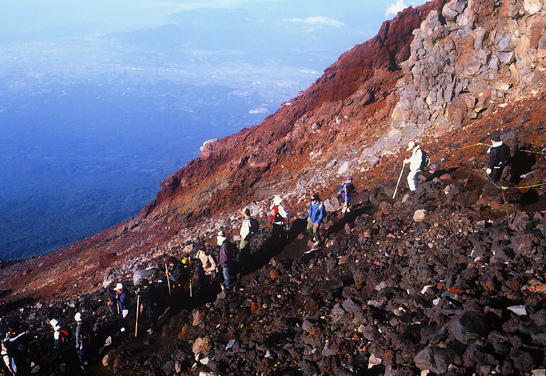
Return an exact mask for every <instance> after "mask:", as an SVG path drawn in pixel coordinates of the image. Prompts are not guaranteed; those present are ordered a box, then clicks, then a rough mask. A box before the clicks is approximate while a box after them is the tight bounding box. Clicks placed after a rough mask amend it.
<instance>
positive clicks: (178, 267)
mask: <svg viewBox="0 0 546 376" xmlns="http://www.w3.org/2000/svg"><path fill="white" fill-rule="evenodd" d="M491 141H492V144H491V147H490V148H489V150H488V151H487V153H488V155H489V162H488V164H487V168H486V173H487V175H488V177H489V179H490V180H491V181H492V182H497V181H499V179H501V176H502V173H503V170H504V168H505V167H506V166H507V165H508V163H509V160H510V148H509V147H508V146H507V145H505V144H504V143H503V142H502V141H501V139H500V132H499V131H495V132H493V133H492V134H491ZM406 151H408V152H411V155H410V156H409V157H408V158H406V159H404V162H403V166H405V165H406V164H409V173H408V176H407V183H408V188H409V190H410V191H415V190H416V189H417V188H418V185H419V173H420V172H421V171H422V170H423V168H424V167H425V166H428V164H429V163H430V160H429V157H428V155H427V154H426V152H425V151H424V150H422V148H421V147H420V146H419V145H417V144H416V143H415V142H413V141H411V142H409V144H408V147H407V150H406ZM402 171H403V170H402ZM399 181H400V180H399ZM355 192H356V188H355V186H354V185H353V178H352V176H347V177H346V179H345V180H344V181H343V182H342V184H341V185H340V187H339V190H338V193H339V195H340V197H341V198H342V201H343V205H342V207H341V211H342V213H343V215H345V214H346V213H351V210H352V202H351V200H352V197H353V195H354V193H355ZM325 217H326V210H325V205H324V203H323V202H322V201H321V199H320V197H319V195H318V194H317V193H314V194H312V195H311V198H310V202H309V207H308V212H307V226H306V230H307V231H308V232H309V234H310V235H311V237H312V242H313V244H314V245H315V246H320V245H321V244H322V243H323V239H322V237H321V224H322V223H323V221H324V220H325ZM267 219H268V220H269V222H270V223H271V226H272V229H271V239H272V240H273V241H280V240H283V239H286V236H287V233H288V230H287V228H288V225H289V219H290V214H289V213H288V212H287V211H286V210H285V208H284V207H283V200H282V198H281V197H280V196H274V197H273V198H272V200H271V206H270V207H269V211H268V212H267ZM259 226H260V224H259V221H258V220H257V219H255V218H254V217H253V216H252V213H251V210H250V209H249V208H245V209H243V211H242V223H241V228H240V232H239V243H238V245H236V244H235V243H234V242H232V241H231V240H230V239H229V236H228V234H226V232H224V231H223V230H222V231H219V232H218V233H217V235H216V246H215V245H205V244H202V243H199V244H197V245H194V247H195V254H194V258H193V259H194V261H195V263H196V264H197V280H198V290H197V289H196V291H194V286H193V282H192V280H193V272H192V270H191V267H190V265H191V260H190V258H189V257H188V256H189V255H186V256H184V257H183V258H182V259H181V260H179V259H178V258H176V257H174V256H168V257H167V258H166V259H165V260H164V267H165V268H164V270H163V265H162V266H161V267H160V268H156V269H155V270H154V271H150V270H145V271H139V274H138V275H137V273H135V276H134V277H133V284H134V287H135V289H134V294H135V295H136V297H133V296H130V295H132V294H130V293H129V292H128V291H127V289H126V288H125V286H124V285H123V283H116V284H115V286H114V288H113V289H112V290H108V291H109V293H110V297H109V300H108V303H107V305H108V307H109V309H110V312H111V314H112V315H113V316H115V317H116V318H117V325H118V330H119V332H122V333H123V332H126V331H127V330H128V329H129V316H130V314H131V312H135V310H134V308H131V307H134V301H133V300H134V298H136V315H135V316H134V319H135V321H136V323H135V336H136V335H137V330H138V326H139V320H140V322H141V326H142V324H145V325H146V326H147V330H146V332H147V334H149V335H151V334H153V333H154V332H155V330H156V328H157V317H158V300H159V299H161V296H162V294H161V292H160V291H158V288H157V287H156V284H157V283H156V282H158V279H157V274H159V275H164V276H165V277H166V282H167V288H168V294H169V295H174V296H176V297H181V296H188V295H189V297H192V296H193V295H194V294H195V293H197V292H200V293H202V294H204V295H206V294H210V293H214V292H215V291H214V286H213V284H214V283H219V284H220V286H221V290H224V291H225V292H226V293H227V292H229V291H231V290H232V289H233V286H234V281H235V279H236V278H237V275H238V274H240V273H241V270H243V269H244V267H245V266H247V264H248V260H249V258H250V256H251V253H252V252H251V244H252V239H253V237H254V236H255V235H256V234H257V232H258V230H259ZM214 248H217V251H213V250H214ZM214 254H216V255H217V256H216V257H215V256H214ZM220 269H221V276H220V273H219V272H220ZM158 271H159V272H158ZM153 278H156V280H155V281H154V280H153ZM163 289H164V288H163ZM188 290H189V291H188ZM131 319H133V315H131ZM74 321H75V324H76V325H77V326H76V330H75V335H74V338H75V347H76V352H77V358H78V364H79V366H80V367H81V368H82V369H84V368H85V367H87V365H88V361H89V360H88V356H89V355H88V350H89V347H90V346H91V344H92V341H93V339H92V338H93V330H92V329H91V325H90V324H89V323H88V322H87V321H86V320H85V318H84V317H83V316H82V312H77V313H76V314H75V315H74ZM49 324H50V326H51V328H52V330H53V348H54V349H55V350H58V349H60V348H62V347H64V346H66V344H67V342H68V341H69V339H70V338H71V335H70V334H69V333H71V329H70V328H69V326H67V325H64V324H63V323H61V322H60V319H59V318H56V317H55V318H51V319H50V321H49ZM24 335H25V333H24V332H23V333H19V334H17V333H16V332H15V331H14V330H12V329H10V330H8V331H7V333H6V334H5V338H4V339H3V340H2V341H1V354H2V358H3V360H4V363H5V369H6V370H7V372H8V373H7V374H8V375H9V374H11V375H24V374H27V373H28V372H29V369H28V365H27V364H26V362H25V349H26V346H25V344H24V341H23V339H24V338H25V336H24Z"/></svg>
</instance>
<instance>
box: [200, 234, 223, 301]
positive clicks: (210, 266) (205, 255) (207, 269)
mask: <svg viewBox="0 0 546 376" xmlns="http://www.w3.org/2000/svg"><path fill="white" fill-rule="evenodd" d="M197 258H198V259H199V266H198V269H197V279H198V281H199V288H200V289H201V290H202V291H203V292H209V291H210V289H211V281H212V278H214V275H215V273H216V272H217V271H218V268H217V267H216V262H215V261H214V257H212V255H211V254H210V249H209V248H207V247H205V246H204V245H203V244H199V247H198V250H197Z"/></svg>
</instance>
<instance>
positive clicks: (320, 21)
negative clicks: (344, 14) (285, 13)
mask: <svg viewBox="0 0 546 376" xmlns="http://www.w3.org/2000/svg"><path fill="white" fill-rule="evenodd" d="M288 21H290V22H301V23H305V24H309V25H326V26H333V27H342V26H345V24H344V23H343V22H340V21H338V20H334V19H333V18H327V17H308V18H292V19H290V20H288Z"/></svg>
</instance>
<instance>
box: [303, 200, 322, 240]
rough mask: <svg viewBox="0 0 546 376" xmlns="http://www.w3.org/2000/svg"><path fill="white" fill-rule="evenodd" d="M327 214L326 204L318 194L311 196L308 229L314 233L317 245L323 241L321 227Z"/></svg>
mask: <svg viewBox="0 0 546 376" xmlns="http://www.w3.org/2000/svg"><path fill="white" fill-rule="evenodd" d="M325 215H326V210H325V209H324V204H323V203H322V201H320V198H319V195H318V194H316V193H315V194H313V196H311V203H310V204H309V216H308V217H307V231H309V232H310V233H311V235H313V242H314V243H315V245H319V244H321V243H322V240H321V238H320V234H319V227H320V224H321V222H322V220H323V219H324V216H325Z"/></svg>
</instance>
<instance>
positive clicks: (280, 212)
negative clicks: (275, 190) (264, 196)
mask: <svg viewBox="0 0 546 376" xmlns="http://www.w3.org/2000/svg"><path fill="white" fill-rule="evenodd" d="M281 204H282V198H280V197H279V196H273V205H271V208H270V211H269V212H268V213H267V216H268V219H269V222H271V224H272V225H273V229H272V231H271V237H272V238H277V239H281V238H282V235H283V233H284V225H285V224H286V223H287V219H288V213H286V211H285V210H284V207H283V206H282V205H281Z"/></svg>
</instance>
